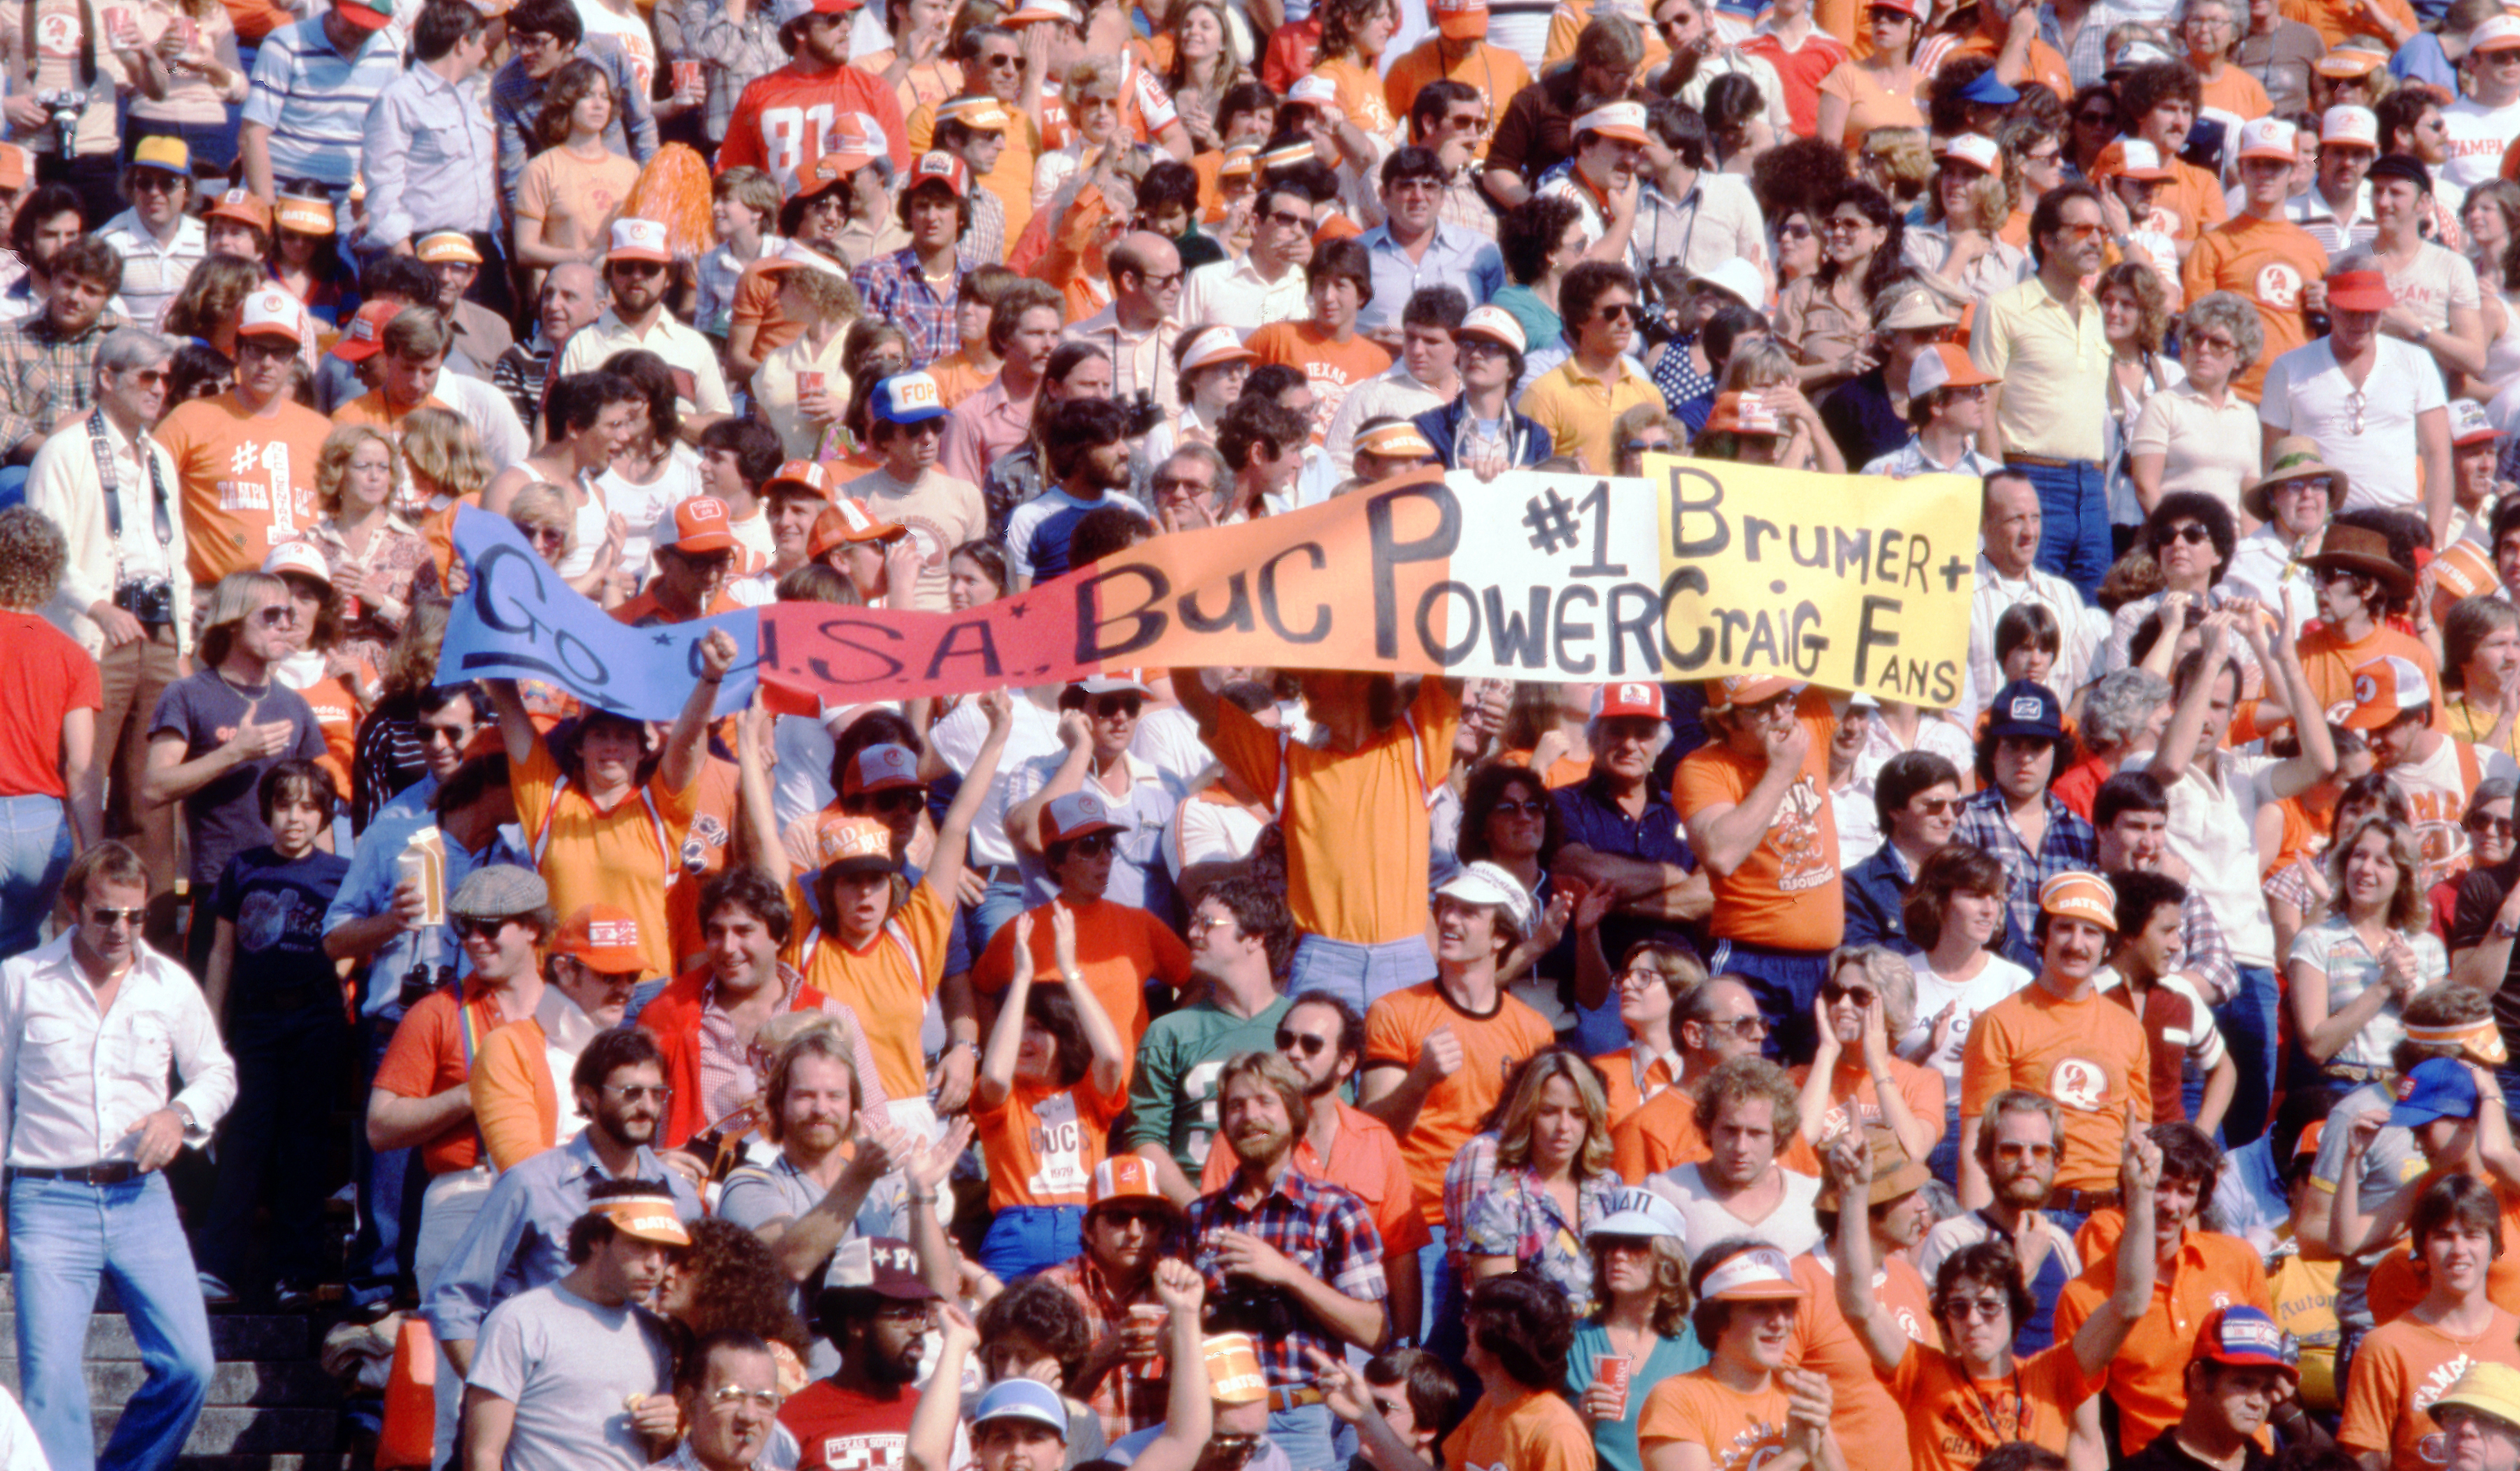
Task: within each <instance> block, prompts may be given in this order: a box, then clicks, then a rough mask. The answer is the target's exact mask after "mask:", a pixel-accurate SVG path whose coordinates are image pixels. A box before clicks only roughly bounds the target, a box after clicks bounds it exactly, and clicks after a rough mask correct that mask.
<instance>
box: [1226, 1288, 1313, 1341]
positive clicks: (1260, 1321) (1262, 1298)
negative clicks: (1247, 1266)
mask: <svg viewBox="0 0 2520 1471" xmlns="http://www.w3.org/2000/svg"><path fill="white" fill-rule="evenodd" d="M1310 1321H1311V1319H1310V1317H1309V1315H1308V1314H1307V1313H1306V1312H1305V1311H1304V1310H1303V1309H1302V1308H1300V1307H1298V1306H1297V1304H1296V1302H1295V1299H1294V1296H1293V1294H1291V1293H1289V1292H1287V1291H1286V1290H1285V1289H1284V1288H1283V1287H1272V1286H1270V1285H1268V1284H1267V1283H1264V1282H1255V1281H1252V1280H1250V1279H1249V1278H1246V1277H1241V1276H1229V1277H1227V1278H1226V1279H1225V1288H1224V1290H1223V1291H1221V1292H1217V1293H1214V1294H1211V1295H1210V1296H1209V1298H1208V1300H1207V1331H1208V1332H1210V1333H1248V1334H1250V1335H1251V1336H1252V1337H1254V1338H1257V1339H1261V1340H1264V1341H1266V1340H1269V1339H1279V1338H1284V1337H1285V1336H1286V1335H1287V1334H1289V1333H1292V1332H1294V1331H1295V1330H1296V1329H1298V1328H1302V1327H1305V1326H1307V1325H1308V1324H1309V1323H1310Z"/></svg>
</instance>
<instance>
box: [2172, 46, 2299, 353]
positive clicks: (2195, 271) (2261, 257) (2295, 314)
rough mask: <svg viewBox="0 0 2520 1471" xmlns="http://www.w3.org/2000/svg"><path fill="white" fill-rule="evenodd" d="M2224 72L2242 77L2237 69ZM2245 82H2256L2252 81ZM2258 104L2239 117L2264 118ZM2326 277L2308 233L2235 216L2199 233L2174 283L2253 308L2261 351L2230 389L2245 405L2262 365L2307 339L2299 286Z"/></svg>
mask: <svg viewBox="0 0 2520 1471" xmlns="http://www.w3.org/2000/svg"><path fill="white" fill-rule="evenodd" d="M2224 70H2226V71H2227V72H2228V73H2230V74H2231V75H2233V76H2238V77H2241V78H2243V79H2245V78H2246V77H2247V76H2248V73H2247V72H2245V71H2242V70H2241V69H2239V68H2237V67H2226V68H2225V69H2224ZM2249 84H2250V85H2251V86H2255V85H2257V83H2255V82H2254V81H2252V82H2250V83H2249ZM2265 113H2266V110H2265V109H2264V108H2263V107H2261V108H2260V109H2259V111H2257V112H2255V113H2243V114H2241V115H2242V116H2244V117H2259V116H2264V115H2265ZM2326 279H2327V252H2326V251H2325V250H2324V249H2322V248H2321V247H2320V246H2319V244H2318V241H2316V240H2313V239H2311V237H2310V232H2309V231H2307V230H2305V229H2303V228H2302V227H2301V226H2299V225H2297V224H2294V223H2293V222H2292V221H2291V220H2288V219H2260V218H2258V217H2257V216H2256V215H2254V214H2235V215H2233V216H2231V217H2230V218H2229V219H2228V220H2226V221H2225V222H2224V223H2222V224H2221V225H2218V226H2216V227H2215V228H2213V229H2211V230H2208V231H2206V232H2205V234H2204V236H2203V237H2202V238H2201V239H2199V240H2198V241H2197V242H2196V249H2195V250H2193V251H2191V252H2189V253H2188V255H2187V263H2186V264H2185V265H2184V266H2183V267H2181V269H2180V273H2179V281H2180V287H2181V289H2182V290H2183V292H2184V293H2185V294H2186V297H2187V299H2188V300H2190V301H2193V300H2195V299H2197V298H2199V297H2202V296H2204V295H2205V294H2206V293H2207V292H2215V291H2228V292H2232V293H2236V294H2237V295H2239V296H2241V297H2245V298H2247V299H2248V300H2249V302H2250V303H2251V304H2252V305H2254V306H2256V307H2257V308H2258V325H2259V326H2260V327H2261V328H2263V329H2264V330H2265V332H2266V339H2267V345H2266V350H2265V351H2263V352H2260V353H2259V354H2258V356H2257V359H2256V361H2254V362H2252V363H2250V364H2249V370H2248V371H2247V372H2245V373H2243V374H2241V375H2240V376H2239V377H2238V378H2236V379H2234V380H2232V382H2231V387H2232V388H2233V389H2235V390H2237V391H2239V394H2240V396H2241V397H2243V398H2246V399H2248V400H2249V401H2250V402H2251V403H2255V402H2257V401H2258V394H2259V391H2261V390H2262V389H2264V388H2265V386H2266V381H2267V364H2269V363H2271V362H2273V361H2274V360H2275V359H2276V358H2278V357H2281V356H2283V355H2284V354H2285V353H2287V352H2290V351H2291V350H2292V349H2293V348H2295V347H2298V346H2301V345H2303V344H2305V343H2308V342H2309V341H2310V326H2309V324H2308V323H2307V322H2306V321H2305V320H2304V319H2303V317H2302V314H2301V293H2302V288H2303V287H2305V286H2307V285H2309V284H2310V283H2311V282H2314V281H2324V280H2326Z"/></svg>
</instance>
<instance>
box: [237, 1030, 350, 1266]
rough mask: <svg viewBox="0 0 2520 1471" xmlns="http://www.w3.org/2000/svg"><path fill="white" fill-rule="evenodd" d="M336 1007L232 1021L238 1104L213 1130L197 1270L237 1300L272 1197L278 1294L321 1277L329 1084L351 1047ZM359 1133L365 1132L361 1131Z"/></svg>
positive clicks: (270, 1252)
mask: <svg viewBox="0 0 2520 1471" xmlns="http://www.w3.org/2000/svg"><path fill="white" fill-rule="evenodd" d="M348 1041H349V1032H348V1029H347V1028H345V1027H344V1026H342V1024H341V1008H340V1006H339V1004H338V1003H337V1001H334V1000H331V999H322V998H319V999H318V1000H317V1001H316V1002H315V1003H314V1004H313V1005H311V1006H301V1007H298V1008H296V1009H294V1010H291V1011H266V1012H259V1013H251V1012H249V1013H246V1014H243V1015H237V1016H232V1017H231V1018H230V1020H229V1023H228V1051H229V1052H230V1054H232V1055H233V1056H234V1057H235V1059H236V1070H237V1097H236V1104H235V1106H234V1107H233V1108H231V1109H229V1111H228V1116H227V1119H226V1121H225V1122H224V1123H223V1124H222V1125H221V1126H220V1129H219V1178H218V1184H217V1186H216V1188H215V1189H214V1190H213V1191H212V1192H211V1195H210V1214H209V1223H208V1224H207V1226H205V1227H204V1228H203V1232H202V1269H203V1271H206V1272H208V1273H210V1274H211V1275H212V1276H215V1277H217V1278H218V1279H219V1280H220V1281H222V1282H225V1283H227V1284H228V1285H229V1286H230V1287H233V1288H236V1289H237V1290H238V1291H240V1292H245V1291H247V1290H248V1287H251V1288H257V1289H258V1288H259V1287H261V1286H262V1285H263V1283H262V1282H260V1281H256V1282H253V1283H250V1284H248V1282H247V1281H246V1279H245V1275H244V1273H245V1270H246V1267H247V1264H248V1259H249V1258H250V1257H251V1256H252V1254H253V1237H254V1226H253V1217H254V1211H255V1209H256V1208H257V1207H258V1206H260V1205H261V1204H262V1200H263V1197H264V1196H265V1195H268V1196H269V1197H270V1198H271V1238H270V1245H269V1247H268V1249H267V1251H266V1253H265V1259H264V1262H263V1265H264V1267H266V1268H267V1271H268V1276H269V1277H270V1278H274V1279H277V1280H278V1281H279V1282H280V1284H281V1285H282V1286H284V1287H312V1286H314V1285H315V1283H316V1281H317V1279H318V1278H319V1277H320V1276H321V1274H322V1272H323V1270H324V1194H325V1191H324V1183H325V1179H324V1173H325V1161H326V1158H327V1156H328V1155H329V1153H330V1151H328V1150H327V1149H326V1148H325V1147H324V1145H325V1135H326V1133H327V1132H328V1131H329V1129H330V1127H331V1120H332V1107H331V1105H332V1100H333V1080H334V1079H336V1078H337V1077H339V1076H340V1075H339V1073H338V1072H337V1069H338V1067H339V1064H340V1057H341V1048H342V1047H343V1046H345V1045H347V1044H348ZM361 1132H365V1130H364V1129H363V1130H361Z"/></svg>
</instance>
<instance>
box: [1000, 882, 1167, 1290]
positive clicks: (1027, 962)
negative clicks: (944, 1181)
mask: <svg viewBox="0 0 2520 1471" xmlns="http://www.w3.org/2000/svg"><path fill="white" fill-rule="evenodd" d="M1049 907H1050V911H1051V933H1052V936H1053V954H1054V956H1055V957H1056V958H1057V963H1058V979H1059V982H1060V984H1059V985H1058V986H1057V987H1056V988H1051V989H1047V990H1040V991H1036V990H1034V989H1033V986H1032V981H1033V972H1032V928H1033V919H1034V916H1035V915H1036V914H1038V913H1039V912H1040V911H1039V910H1032V911H1028V912H1026V913H1024V914H1022V915H1020V916H1018V917H1017V918H1016V920H1015V939H1014V979H1013V980H1012V981H1011V982H1009V983H1008V985H1007V991H1006V995H1005V996H1004V997H1002V998H1001V1003H1000V1005H999V1008H998V1022H997V1025H996V1026H995V1027H993V1028H992V1029H990V1032H989V1048H988V1052H987V1054H986V1055H985V1056H983V1057H982V1058H981V1059H980V1076H979V1079H978V1080H977V1081H975V1082H974V1083H973V1084H972V1085H971V1118H972V1120H973V1122H975V1123H977V1124H978V1125H979V1127H980V1156H981V1158H982V1159H983V1160H984V1161H985V1162H986V1163H987V1165H988V1167H989V1209H990V1210H991V1211H993V1212H995V1213H996V1218H994V1219H992V1220H991V1221H990V1222H989V1234H988V1236H987V1237H986V1238H985V1239H983V1240H982V1241H981V1243H980V1264H981V1265H982V1266H985V1267H987V1268H988V1269H989V1270H990V1272H992V1273H994V1274H995V1275H996V1277H997V1278H998V1280H999V1281H1001V1282H1012V1281H1014V1280H1016V1279H1017V1278H1020V1277H1026V1276H1030V1275H1031V1274H1033V1273H1034V1272H1037V1271H1040V1270H1042V1269H1043V1268H1044V1267H1049V1266H1056V1265H1057V1264H1059V1263H1061V1262H1064V1261H1066V1260H1067V1259H1068V1258H1070V1257H1073V1256H1075V1255H1076V1254H1077V1253H1078V1252H1079V1251H1081V1250H1083V1231H1084V1223H1085V1200H1086V1187H1087V1186H1088V1185H1089V1184H1090V1183H1091V1182H1092V1181H1093V1178H1094V1172H1095V1170H1096V1168H1097V1167H1099V1166H1100V1165H1101V1164H1102V1156H1103V1152H1104V1151H1103V1141H1104V1138H1105V1136H1106V1135H1108V1134H1109V1132H1110V1129H1111V1121H1112V1120H1114V1119H1116V1118H1118V1117H1119V1116H1120V1110H1121V1108H1122V1107H1123V1106H1124V1105H1125V1104H1126V1102H1127V1099H1128V1092H1127V1089H1128V1081H1129V1049H1128V1044H1127V1043H1125V1042H1123V1041H1121V1040H1120V1033H1119V1031H1118V1029H1116V1028H1114V1027H1113V1026H1112V1025H1111V1017H1110V1014H1109V1013H1107V1012H1105V1011H1104V1010H1103V1009H1102V1002H1100V1001H1098V1000H1096V999H1095V996H1094V988H1092V987H1091V986H1088V985H1086V984H1085V973H1084V972H1083V971H1081V970H1079V969H1077V966H1076V913H1075V911H1074V910H1072V909H1069V908H1067V907H1065V906H1063V905H1058V904H1053V905H1050V906H1049Z"/></svg>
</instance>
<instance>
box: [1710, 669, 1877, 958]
mask: <svg viewBox="0 0 2520 1471" xmlns="http://www.w3.org/2000/svg"><path fill="white" fill-rule="evenodd" d="M1795 713H1796V716H1797V718H1799V719H1800V720H1801V721H1802V723H1803V728H1804V729H1806V730H1808V731H1809V732H1810V733H1811V746H1810V749H1809V750H1807V751H1805V752H1804V754H1803V774H1802V779H1801V780H1800V781H1797V782H1795V783H1794V784H1793V786H1792V787H1791V788H1790V789H1788V790H1787V791H1786V793H1785V798H1784V801H1782V802H1780V803H1778V804H1777V814H1776V815H1775V816H1774V817H1772V818H1770V819H1769V820H1768V833H1767V836H1766V837H1764V838H1762V839H1760V840H1759V846H1758V847H1756V848H1754V849H1752V850H1750V856H1749V857H1747V858H1745V859H1743V860H1742V863H1741V866H1740V867H1738V868H1735V869H1733V872H1731V873H1730V874H1718V873H1716V872H1715V871H1714V870H1712V869H1709V870H1708V871H1707V878H1708V882H1710V883H1711V884H1713V885H1714V887H1715V916H1714V919H1713V922H1712V924H1711V925H1710V929H1711V931H1712V933H1713V934H1714V936H1715V938H1716V939H1718V940H1737V941H1740V942H1743V943H1745V944H1759V945H1768V946H1770V947H1772V948H1775V949H1780V950H1813V951H1819V950H1833V949H1835V948H1837V945H1838V942H1839V941H1841V940H1842V939H1844V938H1845V935H1846V889H1845V886H1844V885H1843V884H1841V883H1840V882H1839V875H1838V869H1837V818H1836V816H1835V815H1834V814H1833V813H1832V812H1831V811H1830V809H1829V801H1828V742H1829V737H1830V736H1831V735H1832V734H1833V733H1834V732H1835V731H1836V729H1837V720H1836V718H1835V717H1834V716H1832V715H1831V714H1830V713H1829V709H1828V697H1827V696H1826V695H1824V694H1823V693H1822V692H1821V691H1819V690H1808V691H1805V692H1804V694H1803V698H1802V701H1801V703H1800V705H1799V706H1798V707H1797V708H1796V711H1795ZM1760 769H1761V768H1760V767H1757V766H1753V765H1752V764H1751V763H1750V762H1749V761H1748V760H1747V759H1745V758H1742V757H1741V756H1739V755H1737V754H1736V753H1735V752H1734V751H1733V748H1732V747H1730V746H1728V745H1726V744H1724V743H1723V742H1722V741H1721V740H1717V741H1711V742H1709V743H1708V744H1706V745H1703V746H1700V747H1698V748H1697V749H1696V750H1695V751H1692V752H1690V753H1689V754H1688V756H1687V757H1685V758H1682V760H1681V763H1680V769H1679V771H1678V773H1677V774H1676V775H1674V776H1673V777H1672V783H1671V801H1672V805H1673V806H1674V807H1677V808H1678V809H1679V811H1680V820H1681V821H1682V822H1683V823H1686V822H1688V820H1689V819H1690V818H1692V817H1694V816H1695V815H1696V814H1697V813H1699V812H1701V811H1704V810H1705V809H1706V808H1708V807H1711V806H1717V805H1727V806H1733V805H1738V804H1740V802H1741V800H1742V799H1743V798H1745V797H1747V796H1749V795H1750V789H1751V788H1752V787H1755V786H1757V785H1758V784H1759V772H1760Z"/></svg>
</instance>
